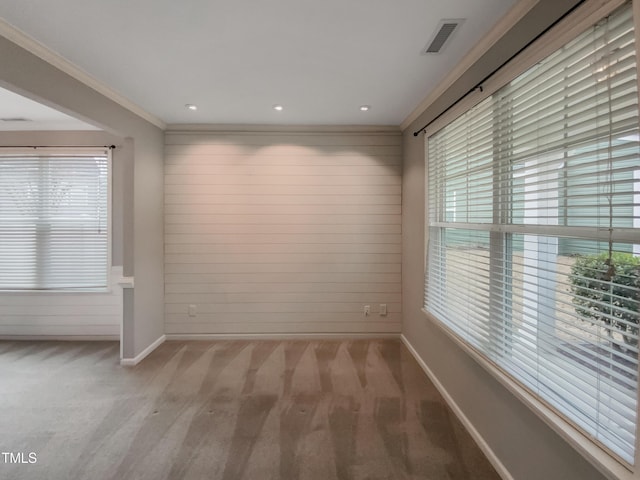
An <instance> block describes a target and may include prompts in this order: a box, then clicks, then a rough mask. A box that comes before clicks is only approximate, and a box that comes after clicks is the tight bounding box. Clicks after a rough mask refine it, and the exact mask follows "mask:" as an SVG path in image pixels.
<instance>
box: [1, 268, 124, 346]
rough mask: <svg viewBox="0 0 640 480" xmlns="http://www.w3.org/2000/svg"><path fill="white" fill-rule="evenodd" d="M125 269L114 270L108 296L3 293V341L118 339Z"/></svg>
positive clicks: (56, 293)
mask: <svg viewBox="0 0 640 480" xmlns="http://www.w3.org/2000/svg"><path fill="white" fill-rule="evenodd" d="M121 279H122V267H120V266H116V267H112V268H111V278H110V282H111V288H110V290H109V291H108V292H104V293H102V292H100V293H88V292H75V293H74V292H65V293H60V292H51V293H46V292H23V293H16V292H1V293H0V338H3V337H4V338H10V337H26V336H28V337H31V338H44V339H46V338H57V337H69V338H87V339H118V338H120V324H121V322H122V287H121V286H120V285H119V284H118V282H119V281H120V280H121Z"/></svg>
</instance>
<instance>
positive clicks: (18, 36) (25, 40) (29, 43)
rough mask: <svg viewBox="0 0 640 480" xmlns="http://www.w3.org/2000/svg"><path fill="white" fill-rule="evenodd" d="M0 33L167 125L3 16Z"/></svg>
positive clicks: (160, 125) (159, 124)
mask: <svg viewBox="0 0 640 480" xmlns="http://www.w3.org/2000/svg"><path fill="white" fill-rule="evenodd" d="M0 35H1V36H3V37H5V38H6V39H7V40H9V41H11V42H13V43H15V44H16V45H18V46H19V47H21V48H24V49H25V50H27V51H28V52H30V53H32V54H33V55H35V56H37V57H39V58H41V59H42V60H44V61H45V62H47V63H49V64H51V65H53V66H54V67H56V68H58V69H59V70H61V71H63V72H64V73H66V74H67V75H70V76H71V77H73V78H75V79H76V80H78V81H80V82H82V83H84V84H85V85H87V86H89V87H91V88H93V89H94V90H96V91H97V92H99V93H101V94H102V95H104V96H105V97H107V98H109V99H110V100H113V101H114V102H116V103H117V104H118V105H120V106H121V107H123V108H126V109H127V110H129V111H130V112H132V113H134V114H136V115H138V116H139V117H141V118H143V119H145V120H146V121H148V122H150V123H152V124H153V125H155V126H156V127H158V128H161V129H162V130H164V129H165V128H166V127H167V126H166V124H165V123H164V122H163V121H162V120H161V119H160V118H158V117H156V116H155V115H152V114H150V113H149V112H147V111H146V110H144V109H143V108H142V107H140V106H138V105H136V104H135V103H134V102H132V101H131V100H129V99H128V98H126V97H124V96H123V95H121V94H119V93H118V92H116V91H115V90H112V89H111V88H109V87H107V86H106V85H104V84H103V83H102V82H100V81H98V80H97V79H96V78H94V77H93V76H91V75H90V74H88V73H87V72H86V71H84V70H82V69H81V68H79V67H77V66H75V65H74V64H73V63H71V62H69V61H68V60H67V59H65V58H64V57H62V56H61V55H59V54H58V53H56V52H54V51H53V50H51V49H50V48H48V47H46V46H45V45H43V44H42V43H40V42H38V41H37V40H36V39H34V38H33V37H31V36H29V35H27V34H26V33H24V32H23V31H22V30H20V29H18V28H16V27H14V26H13V25H11V24H10V23H8V22H7V21H6V20H4V19H3V18H0Z"/></svg>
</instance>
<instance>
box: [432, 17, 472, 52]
mask: <svg viewBox="0 0 640 480" xmlns="http://www.w3.org/2000/svg"><path fill="white" fill-rule="evenodd" d="M463 23H464V19H463V18H453V19H448V20H440V23H439V24H438V28H436V31H435V33H434V34H433V36H432V37H431V40H429V43H427V46H426V47H425V48H423V49H422V54H423V55H428V54H431V53H440V52H441V51H442V49H443V48H444V47H445V45H446V44H447V43H449V41H450V40H451V37H452V36H453V34H454V32H455V31H456V30H458V28H460V25H462V24H463Z"/></svg>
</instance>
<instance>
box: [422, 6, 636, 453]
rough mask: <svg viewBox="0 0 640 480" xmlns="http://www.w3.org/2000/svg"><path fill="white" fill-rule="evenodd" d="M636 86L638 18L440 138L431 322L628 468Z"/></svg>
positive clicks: (578, 44) (577, 43)
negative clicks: (436, 322)
mask: <svg viewBox="0 0 640 480" xmlns="http://www.w3.org/2000/svg"><path fill="white" fill-rule="evenodd" d="M637 84H638V83H637V72H636V57H635V37H634V29H633V19H632V13H631V8H630V7H625V8H623V9H621V10H619V11H617V12H614V13H613V14H612V15H610V16H609V17H608V18H606V19H604V20H602V21H601V22H600V23H598V24H597V25H595V26H593V28H591V29H589V31H586V32H584V33H583V34H581V35H580V36H579V37H578V38H576V39H574V40H573V41H572V42H570V43H569V44H567V45H565V46H564V47H563V48H561V49H560V50H558V51H556V52H555V53H554V54H552V55H551V56H549V57H547V58H546V59H545V60H543V61H541V62H540V63H538V64H537V65H535V66H534V67H532V68H530V69H529V70H528V71H526V72H525V73H523V74H521V75H520V76H518V77H517V78H516V79H514V80H512V81H511V82H510V83H509V84H508V85H506V86H504V87H503V88H501V89H500V90H498V91H497V92H496V93H494V94H493V95H491V96H490V97H488V98H486V99H485V100H483V101H482V102H481V103H479V104H478V105H476V106H475V107H473V108H472V109H470V110H469V111H467V112H466V113H465V114H463V115H462V116H460V117H458V118H457V119H455V120H454V121H452V122H451V123H450V124H449V125H447V126H446V127H444V128H443V129H441V130H440V131H438V132H436V133H435V134H433V135H432V136H430V137H429V138H428V139H427V142H428V143H427V152H428V153H427V161H428V178H429V189H428V191H429V193H428V209H427V211H428V216H429V229H428V239H429V244H428V260H427V271H426V281H425V285H426V288H425V309H426V310H427V311H429V312H430V313H431V314H433V315H434V316H435V317H436V318H437V319H439V320H440V321H442V322H443V323H445V324H446V325H448V326H449V327H450V328H451V329H452V330H453V331H454V332H455V333H457V334H458V335H459V336H460V337H462V338H463V339H464V340H465V341H466V342H468V343H469V344H470V345H471V346H472V347H473V348H474V349H476V350H477V351H479V352H480V353H481V354H482V355H484V356H485V357H487V358H488V359H489V360H490V361H491V362H492V363H494V364H496V365H498V366H499V367H500V368H501V369H502V370H503V371H505V372H507V373H508V374H510V375H511V376H512V377H513V378H515V379H516V380H517V381H519V382H520V383H521V384H522V385H524V386H525V387H526V388H528V389H529V390H530V391H531V392H532V393H533V394H534V395H536V396H538V398H540V399H541V400H543V401H544V402H546V403H547V404H548V405H550V406H551V407H552V408H553V409H555V410H556V411H557V412H559V413H560V414H562V415H564V416H565V417H566V418H567V419H568V420H569V421H571V422H572V423H573V424H574V425H575V426H577V427H578V428H579V429H581V430H582V431H583V432H584V433H586V434H587V435H588V436H589V437H591V438H592V439H594V441H596V442H597V443H599V444H600V445H601V446H603V447H605V448H606V449H607V450H608V451H609V452H611V453H613V454H614V455H615V456H616V457H618V458H619V459H622V460H623V461H625V462H627V463H629V464H632V463H633V462H634V458H635V445H636V439H635V435H636V423H637V418H636V412H637V393H638V373H637V372H638V320H639V319H638V310H639V308H638V307H639V302H640V258H639V257H640V143H639V141H640V131H639V129H638V120H639V119H638V92H637Z"/></svg>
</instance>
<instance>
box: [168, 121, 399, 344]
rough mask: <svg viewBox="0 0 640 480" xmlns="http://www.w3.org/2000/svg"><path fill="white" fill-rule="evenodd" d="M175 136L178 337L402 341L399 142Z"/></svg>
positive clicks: (385, 138) (281, 135)
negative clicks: (341, 336)
mask: <svg viewBox="0 0 640 480" xmlns="http://www.w3.org/2000/svg"><path fill="white" fill-rule="evenodd" d="M165 139H166V140H165V142H166V145H165V320H166V328H165V331H166V333H167V334H221V333H238V334H242V333H249V334H259V333H283V334H284V333H294V334H295V333H397V332H399V331H400V324H401V302H402V300H401V295H402V292H401V243H402V238H401V233H402V232H401V228H402V227H401V200H402V197H401V188H402V187H401V168H402V165H401V162H402V157H401V155H402V146H401V143H402V142H401V136H400V134H399V133H398V132H396V131H392V130H390V129H379V130H378V131H362V132H356V131H349V132H346V133H342V132H339V133H336V132H328V131H326V132H235V133H230V132H177V131H170V132H168V133H167V134H166V136H165ZM380 304H386V306H387V310H388V314H387V315H386V316H384V315H380V312H379V306H380ZM365 305H369V306H370V308H371V314H370V315H368V316H365V314H364V311H363V309H364V306H365Z"/></svg>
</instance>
